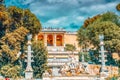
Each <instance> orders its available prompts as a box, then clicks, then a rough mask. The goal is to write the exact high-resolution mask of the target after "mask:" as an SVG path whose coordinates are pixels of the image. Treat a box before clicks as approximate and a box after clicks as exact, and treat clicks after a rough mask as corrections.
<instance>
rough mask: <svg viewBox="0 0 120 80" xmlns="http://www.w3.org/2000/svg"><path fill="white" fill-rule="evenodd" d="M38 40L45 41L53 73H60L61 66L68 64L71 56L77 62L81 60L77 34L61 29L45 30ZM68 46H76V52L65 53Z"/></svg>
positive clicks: (38, 36)
mask: <svg viewBox="0 0 120 80" xmlns="http://www.w3.org/2000/svg"><path fill="white" fill-rule="evenodd" d="M36 39H37V40H40V41H43V43H44V45H45V46H46V47H47V50H48V66H49V67H50V68H51V69H52V70H53V71H58V69H59V68H60V67H61V66H63V65H64V64H65V63H68V62H69V61H70V57H71V55H74V56H75V59H76V60H77V61H78V60H79V57H78V51H79V47H78V43H77V36H76V32H66V31H65V30H64V29H60V28H44V29H42V31H41V32H40V33H39V34H38V35H37V36H36ZM66 44H72V45H74V46H75V47H76V50H75V51H74V52H71V51H65V49H64V48H65V45H66ZM53 68H54V69H55V70H54V69H53ZM56 73H57V72H56ZM56 73H55V74H56Z"/></svg>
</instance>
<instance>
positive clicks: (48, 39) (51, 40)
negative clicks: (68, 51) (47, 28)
mask: <svg viewBox="0 0 120 80" xmlns="http://www.w3.org/2000/svg"><path fill="white" fill-rule="evenodd" d="M47 46H53V35H48V36H47Z"/></svg>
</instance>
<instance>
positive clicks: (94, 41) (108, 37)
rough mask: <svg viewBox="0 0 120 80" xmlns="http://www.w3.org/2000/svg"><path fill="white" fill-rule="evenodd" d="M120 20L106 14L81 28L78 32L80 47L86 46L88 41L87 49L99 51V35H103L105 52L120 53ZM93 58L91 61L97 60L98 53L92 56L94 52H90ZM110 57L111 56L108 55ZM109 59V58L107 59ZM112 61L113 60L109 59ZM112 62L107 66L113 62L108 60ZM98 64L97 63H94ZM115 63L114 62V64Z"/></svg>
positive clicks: (115, 16)
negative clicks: (91, 48) (91, 47)
mask: <svg viewBox="0 0 120 80" xmlns="http://www.w3.org/2000/svg"><path fill="white" fill-rule="evenodd" d="M119 20H120V18H119V16H118V15H116V14H114V13H112V12H107V13H104V14H102V15H100V17H99V18H97V19H96V20H95V21H93V22H92V23H90V24H88V25H87V27H85V26H83V27H82V28H80V29H79V30H78V34H77V36H78V42H79V45H80V47H81V46H84V45H86V43H87V41H89V45H87V47H89V48H90V46H91V45H93V46H94V48H95V49H96V51H98V50H99V43H100V41H99V35H100V34H103V35H104V37H105V39H104V42H105V50H108V49H109V50H111V53H112V52H119V51H120V47H119V46H120V44H119V43H120V36H119V34H120V27H119V24H120V22H119ZM92 53H93V56H95V55H96V56H95V57H92V58H91V59H93V60H92V61H93V62H94V61H96V59H99V58H98V56H99V52H97V54H94V53H95V52H94V51H92ZM108 55H111V54H108ZM107 59H110V56H109V58H107ZM111 59H113V58H111ZM109 61H112V62H107V63H108V64H111V63H113V62H114V60H109ZM95 63H98V62H95ZM114 63H115V62H114Z"/></svg>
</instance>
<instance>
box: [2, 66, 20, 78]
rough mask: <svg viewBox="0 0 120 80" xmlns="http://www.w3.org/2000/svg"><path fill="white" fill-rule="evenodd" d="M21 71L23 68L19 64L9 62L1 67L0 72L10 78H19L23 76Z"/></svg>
mask: <svg viewBox="0 0 120 80" xmlns="http://www.w3.org/2000/svg"><path fill="white" fill-rule="evenodd" d="M20 72H21V68H20V66H19V65H12V64H8V65H5V66H3V67H2V68H1V71H0V74H1V75H2V76H5V77H8V78H13V79H17V78H20V77H21V75H20Z"/></svg>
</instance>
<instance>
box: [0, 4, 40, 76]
mask: <svg viewBox="0 0 120 80" xmlns="http://www.w3.org/2000/svg"><path fill="white" fill-rule="evenodd" d="M40 29H41V24H40V22H39V20H38V19H37V18H36V16H35V15H34V14H33V13H31V11H30V10H27V9H26V10H23V9H21V8H18V7H15V6H11V7H7V8H6V7H5V6H4V5H2V4H0V68H1V69H2V68H3V69H4V68H6V66H7V70H13V71H14V69H15V68H16V64H20V63H19V61H23V60H22V59H24V58H23V55H25V54H24V50H23V49H24V47H25V45H26V35H27V34H28V33H32V34H33V37H34V35H35V34H36V33H38V32H39V31H40ZM19 51H22V55H20V56H18V53H19ZM21 57H22V58H21ZM8 64H10V65H8ZM21 66H22V65H21ZM12 67H13V68H12ZM18 71H19V70H18ZM13 74H14V72H11V74H10V72H9V74H7V76H9V77H11V76H12V75H13ZM18 74H19V73H18ZM3 75H4V74H3ZM5 75H6V74H5ZM5 75H4V76H5ZM13 76H14V77H16V76H19V75H17V73H15V74H14V75H13Z"/></svg>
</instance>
